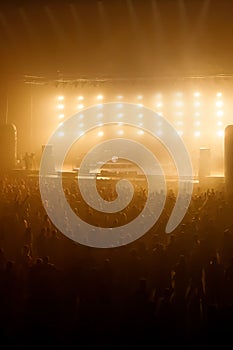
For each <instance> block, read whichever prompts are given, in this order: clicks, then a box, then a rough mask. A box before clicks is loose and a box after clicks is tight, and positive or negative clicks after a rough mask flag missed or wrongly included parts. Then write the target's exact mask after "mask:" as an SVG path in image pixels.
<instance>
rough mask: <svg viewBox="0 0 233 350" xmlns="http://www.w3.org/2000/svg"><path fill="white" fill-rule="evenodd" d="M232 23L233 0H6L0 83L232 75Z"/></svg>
mask: <svg viewBox="0 0 233 350" xmlns="http://www.w3.org/2000/svg"><path fill="white" fill-rule="evenodd" d="M232 19H233V1H232V0H221V1H219V0H212V1H211V0H157V1H156V0H131V1H130V0H128V1H127V0H102V1H98V0H83V1H81V0H80V1H65V0H63V1H61V0H60V1H59V0H58V1H49V0H47V1H45V0H35V1H9V0H8V1H7V2H5V3H4V2H1V4H0V43H1V57H0V64H1V65H0V67H1V76H2V77H6V78H9V77H10V78H14V77H15V76H18V75H20V76H21V75H39V76H45V77H51V76H75V77H79V76H89V77H90V76H91V77H93V76H108V77H134V76H139V77H150V76H158V75H159V76H163V75H171V76H172V75H181V76H182V75H186V74H215V73H216V74H217V73H231V72H232V71H233V20H232Z"/></svg>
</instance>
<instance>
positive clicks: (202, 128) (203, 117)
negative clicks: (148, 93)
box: [56, 90, 226, 140]
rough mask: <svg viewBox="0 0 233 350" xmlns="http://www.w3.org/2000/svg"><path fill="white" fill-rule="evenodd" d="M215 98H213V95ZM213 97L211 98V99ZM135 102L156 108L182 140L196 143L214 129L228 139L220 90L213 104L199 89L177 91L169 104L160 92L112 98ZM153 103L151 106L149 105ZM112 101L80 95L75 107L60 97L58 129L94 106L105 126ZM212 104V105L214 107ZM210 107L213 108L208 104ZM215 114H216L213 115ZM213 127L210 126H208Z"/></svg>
mask: <svg viewBox="0 0 233 350" xmlns="http://www.w3.org/2000/svg"><path fill="white" fill-rule="evenodd" d="M212 96H213V95H212ZM208 97H209V96H208ZM123 101H125V102H131V103H136V104H138V106H139V107H140V106H145V107H149V108H151V109H153V110H154V111H155V112H156V113H158V114H159V115H161V116H164V117H166V118H167V119H168V120H169V121H170V122H171V123H172V124H173V125H174V126H175V128H176V130H177V133H178V134H179V135H180V136H181V137H185V136H187V137H188V138H190V137H191V138H192V139H193V140H201V139H202V138H205V137H206V136H209V135H210V133H209V134H208V132H209V131H210V130H211V135H212V136H213V135H214V137H215V139H216V138H222V137H223V136H224V128H225V126H226V121H225V120H224V119H225V118H224V116H225V113H224V99H223V93H222V92H220V91H218V92H216V93H215V94H214V97H213V98H212V99H211V101H212V102H210V103H209V98H208V99H207V101H206V100H205V95H204V94H203V93H202V92H200V91H198V90H196V91H193V92H192V93H191V94H189V95H188V94H186V95H184V93H183V92H180V91H178V92H175V93H173V94H171V96H170V97H168V98H167V99H166V105H165V102H164V95H163V94H161V93H156V94H154V95H153V97H152V98H150V99H148V97H144V96H143V95H141V94H138V95H135V97H134V98H133V99H132V98H131V101H129V100H128V99H126V98H125V97H124V96H123V95H120V94H119V95H116V96H115V97H114V98H111V102H118V103H119V106H120V104H121V102H123ZM148 101H149V103H148ZM104 102H108V101H106V98H105V96H104V95H103V94H101V93H99V94H96V95H95V96H94V98H93V96H92V98H91V101H90V97H88V98H87V97H85V96H84V95H78V96H76V98H75V100H74V102H73V105H72V106H71V104H70V102H69V103H66V97H65V96H63V95H60V96H57V97H56V111H57V118H58V126H61V125H62V120H63V119H64V118H67V117H69V116H71V115H73V114H75V113H76V112H81V111H82V110H83V109H85V108H87V107H89V106H93V105H94V104H97V105H99V108H100V112H99V114H98V116H97V117H98V118H99V119H100V124H99V126H101V125H102V123H101V106H102V103H104ZM211 103H212V105H211ZM208 104H209V105H208ZM210 111H214V112H213V113H214V121H213V118H212V117H213V116H211V118H212V119H211V120H209V119H208V117H207V116H208V114H210ZM211 113H212V112H211ZM121 116H122V113H121V111H120V110H119V113H118V115H117V120H118V126H119V130H118V131H117V134H118V135H119V136H121V135H123V134H124V131H123V129H122V128H120V127H121V126H122V122H121ZM140 125H141V126H142V127H143V115H142V116H141V121H140ZM207 125H210V127H207ZM162 132H163V131H162V130H161V129H160V126H158V134H161V133H162ZM136 133H137V135H143V134H144V132H143V130H137V131H136ZM97 135H98V136H99V137H102V136H103V135H104V131H103V130H99V129H98V131H97Z"/></svg>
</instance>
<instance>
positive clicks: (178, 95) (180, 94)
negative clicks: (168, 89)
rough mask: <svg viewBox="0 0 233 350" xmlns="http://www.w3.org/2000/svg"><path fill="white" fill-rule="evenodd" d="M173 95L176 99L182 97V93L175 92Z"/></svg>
mask: <svg viewBox="0 0 233 350" xmlns="http://www.w3.org/2000/svg"><path fill="white" fill-rule="evenodd" d="M175 95H176V97H183V92H180V91H177V92H176V93H175Z"/></svg>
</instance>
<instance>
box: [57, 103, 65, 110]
mask: <svg viewBox="0 0 233 350" xmlns="http://www.w3.org/2000/svg"><path fill="white" fill-rule="evenodd" d="M57 108H58V109H64V108H65V106H64V105H63V104H62V103H59V105H57Z"/></svg>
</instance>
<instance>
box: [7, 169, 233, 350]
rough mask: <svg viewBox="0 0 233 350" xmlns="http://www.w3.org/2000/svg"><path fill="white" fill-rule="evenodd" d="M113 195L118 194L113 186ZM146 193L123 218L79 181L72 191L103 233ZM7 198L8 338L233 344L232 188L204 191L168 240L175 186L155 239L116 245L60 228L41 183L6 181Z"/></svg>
mask: <svg viewBox="0 0 233 350" xmlns="http://www.w3.org/2000/svg"><path fill="white" fill-rule="evenodd" d="M103 190H107V193H108V194H109V198H113V197H114V193H113V192H112V188H111V186H109V187H106V185H105V188H103ZM136 190H137V191H138V194H137V195H136V197H135V198H134V205H133V206H132V208H131V210H130V209H129V210H128V212H127V215H125V216H124V215H120V218H118V219H117V220H116V219H115V218H114V217H111V216H109V217H108V216H106V215H103V216H100V217H98V218H97V219H96V215H95V213H94V212H93V211H92V210H91V209H88V210H87V209H86V208H85V207H84V204H83V203H82V198H81V195H80V193H79V191H78V189H77V186H76V183H74V182H73V180H69V181H68V182H67V183H66V184H65V189H64V191H65V193H66V196H67V199H68V200H69V202H70V203H71V206H72V207H73V209H74V211H75V212H76V213H77V214H80V216H81V217H83V218H84V219H85V220H87V221H88V220H89V221H93V222H94V223H95V224H96V225H97V224H98V225H99V226H101V225H102V226H103V227H105V226H106V225H107V226H111V225H116V226H117V225H121V224H122V223H125V222H126V221H127V220H131V219H132V218H133V217H134V216H135V215H136V214H137V212H138V211H140V210H141V206H142V204H143V203H144V200H145V198H144V197H145V191H144V190H142V189H141V188H140V187H138V188H137V189H136ZM0 195H1V200H0V216H1V225H0V247H1V249H0V334H1V339H2V341H3V340H5V341H7V342H8V343H9V344H19V343H20V342H22V344H26V343H28V344H36V345H37V344H41V345H63V346H68V345H71V344H73V343H75V344H76V345H77V346H78V345H80V346H81V344H82V346H83V345H84V346H85V347H88V346H90V345H94V346H97V345H101V346H102V347H103V348H104V347H106V348H107V347H108V348H113V347H114V346H116V347H121V348H131V347H132V346H135V345H139V344H140V345H142V346H145V347H147V346H149V344H154V346H159V345H160V344H162V346H165V347H166V346H178V345H179V346H184V347H185V348H196V347H197V346H198V347H200V348H208V346H213V345H216V344H219V345H221V344H224V342H226V341H227V342H228V343H229V342H230V343H231V344H232V343H233V342H232V335H231V334H232V329H231V328H232V327H231V326H232V319H233V216H232V209H233V208H232V206H231V204H230V203H228V201H227V198H226V194H225V190H224V188H221V189H219V188H218V189H202V188H200V187H197V188H195V190H194V192H193V196H192V201H191V203H190V206H189V209H188V211H187V214H186V216H185V217H184V219H183V222H182V223H181V224H180V225H179V226H178V228H177V229H176V230H175V231H174V232H173V233H172V234H169V235H168V234H166V233H165V226H166V222H167V219H168V216H169V213H170V210H171V208H172V206H173V205H174V200H175V193H174V191H173V190H170V191H169V192H168V195H167V200H166V206H165V209H164V211H163V213H162V215H161V217H160V219H159V221H158V222H157V223H156V224H155V225H154V226H153V227H152V229H151V230H150V231H149V232H148V233H147V234H145V235H144V236H143V237H141V238H140V239H138V240H137V241H135V242H133V243H131V244H128V245H125V246H121V247H118V248H108V249H97V248H91V247H88V246H84V245H80V244H78V243H76V242H74V241H72V240H70V239H69V238H67V237H65V236H64V235H63V234H62V233H61V232H59V231H58V230H57V229H56V227H54V225H53V224H52V222H51V221H50V219H49V217H48V216H47V214H46V212H45V209H44V207H43V205H42V203H41V199H40V192H39V183H38V179H37V178H30V177H23V176H18V177H13V176H8V177H7V176H5V177H2V178H1V183H0ZM160 195H162V194H158V199H159V196H160ZM106 222H107V223H106ZM150 346H151V345H150Z"/></svg>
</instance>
